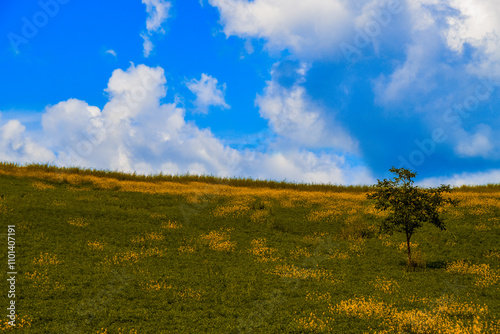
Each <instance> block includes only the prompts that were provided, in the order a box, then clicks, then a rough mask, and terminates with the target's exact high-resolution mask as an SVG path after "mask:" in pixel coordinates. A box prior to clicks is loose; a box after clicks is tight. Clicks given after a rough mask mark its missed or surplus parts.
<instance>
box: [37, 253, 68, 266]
mask: <svg viewBox="0 0 500 334" xmlns="http://www.w3.org/2000/svg"><path fill="white" fill-rule="evenodd" d="M60 263H62V261H59V260H58V259H57V255H56V254H50V253H40V256H39V257H37V258H35V259H33V264H35V265H39V266H46V265H56V264H60Z"/></svg>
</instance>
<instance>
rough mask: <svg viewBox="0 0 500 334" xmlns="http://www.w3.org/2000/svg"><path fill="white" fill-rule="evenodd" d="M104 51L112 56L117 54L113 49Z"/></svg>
mask: <svg viewBox="0 0 500 334" xmlns="http://www.w3.org/2000/svg"><path fill="white" fill-rule="evenodd" d="M106 53H107V54H110V55H112V56H114V57H116V56H117V54H116V52H115V50H106Z"/></svg>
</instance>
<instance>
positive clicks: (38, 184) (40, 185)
mask: <svg viewBox="0 0 500 334" xmlns="http://www.w3.org/2000/svg"><path fill="white" fill-rule="evenodd" d="M31 185H32V186H33V188H35V189H38V190H47V189H55V188H56V187H54V186H53V185H51V184H47V183H44V182H40V181H35V182H33V183H32V184H31Z"/></svg>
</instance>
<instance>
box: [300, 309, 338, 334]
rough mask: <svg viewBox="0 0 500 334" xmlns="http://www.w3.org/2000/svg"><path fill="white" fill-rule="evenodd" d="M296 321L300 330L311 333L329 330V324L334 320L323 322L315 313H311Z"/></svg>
mask: <svg viewBox="0 0 500 334" xmlns="http://www.w3.org/2000/svg"><path fill="white" fill-rule="evenodd" d="M294 321H295V324H296V325H297V327H299V328H300V329H303V330H306V331H311V332H323V331H325V330H327V329H328V325H329V323H331V322H333V321H334V319H326V320H323V319H321V318H318V317H317V316H316V314H314V312H311V313H310V314H309V315H307V316H305V317H301V318H298V319H294Z"/></svg>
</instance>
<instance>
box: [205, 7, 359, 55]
mask: <svg viewBox="0 0 500 334" xmlns="http://www.w3.org/2000/svg"><path fill="white" fill-rule="evenodd" d="M209 3H210V5H212V6H214V7H217V8H218V9H219V11H220V14H221V23H222V24H223V25H224V32H225V34H226V35H228V36H230V35H235V36H240V37H255V38H265V39H266V40H267V46H268V48H270V49H278V50H282V49H290V50H291V51H293V52H295V53H297V54H300V55H304V56H305V55H308V54H311V53H316V52H320V53H323V52H328V53H329V52H331V50H332V49H333V48H335V43H336V42H337V41H338V40H339V39H341V38H342V36H344V34H345V26H346V25H347V24H348V21H349V19H350V18H351V15H352V14H351V13H350V8H348V6H347V5H346V4H347V3H346V2H344V1H340V0H311V1H302V0H288V1H282V0H255V1H246V0H209Z"/></svg>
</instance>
